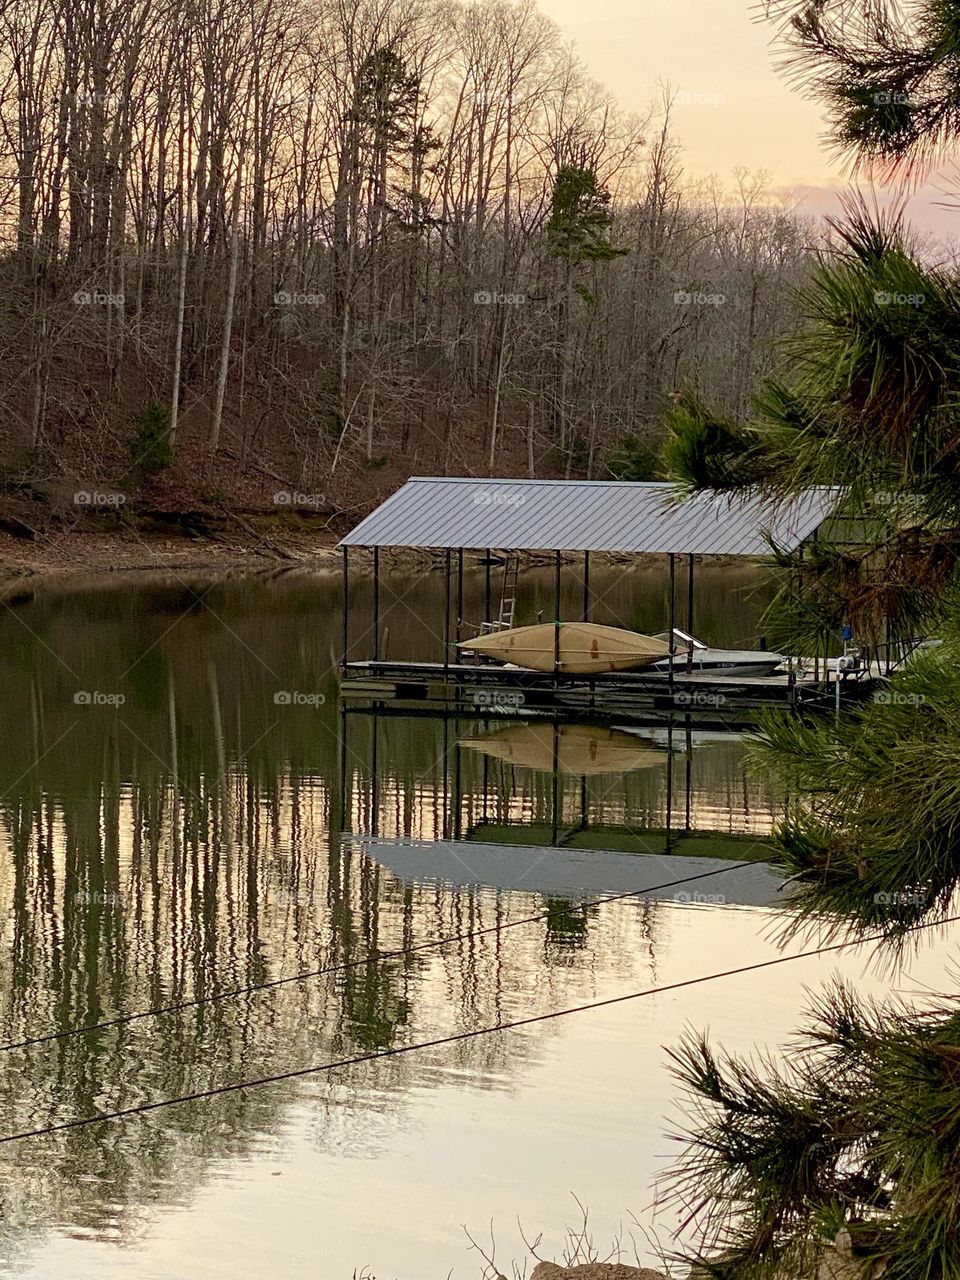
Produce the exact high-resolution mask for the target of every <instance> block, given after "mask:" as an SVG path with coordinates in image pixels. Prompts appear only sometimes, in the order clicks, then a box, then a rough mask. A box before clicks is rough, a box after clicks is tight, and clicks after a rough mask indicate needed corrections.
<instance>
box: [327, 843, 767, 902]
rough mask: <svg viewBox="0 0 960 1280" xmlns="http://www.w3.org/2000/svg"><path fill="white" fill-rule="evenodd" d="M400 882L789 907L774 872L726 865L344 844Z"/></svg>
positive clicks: (653, 857)
mask: <svg viewBox="0 0 960 1280" xmlns="http://www.w3.org/2000/svg"><path fill="white" fill-rule="evenodd" d="M343 841H344V843H345V844H349V845H352V846H355V847H357V848H359V849H361V850H362V851H363V852H364V853H366V854H367V855H369V856H370V857H371V858H375V859H376V861H377V862H379V863H380V864H381V866H384V867H386V868H387V870H388V871H391V872H392V873H393V874H394V875H395V876H397V877H398V879H401V880H421V881H422V880H427V881H441V882H442V883H444V884H448V885H450V886H451V887H453V888H465V887H467V886H470V885H487V886H489V887H490V888H494V889H515V890H519V891H520V892H526V893H542V894H548V895H550V896H557V897H565V896H570V897H576V896H577V895H579V894H583V893H586V894H591V895H592V894H597V895H602V894H605V893H632V892H636V893H637V896H638V897H644V898H650V899H652V900H654V901H658V902H678V903H685V902H706V903H719V904H729V905H740V906H753V907H765V906H773V905H774V904H775V903H778V902H781V903H782V901H783V897H782V895H780V894H779V893H778V889H779V886H780V884H781V882H782V876H781V875H780V874H778V872H777V871H775V870H774V869H773V868H772V867H771V866H770V865H769V864H767V863H764V862H758V863H754V864H753V865H752V866H749V867H741V866H739V864H738V863H736V862H727V861H725V860H723V859H721V858H695V857H684V856H683V855H682V854H653V853H613V852H610V851H607V850H602V849H561V848H553V847H551V848H546V849H545V848H544V847H543V846H540V847H539V848H537V847H532V846H530V845H518V844H513V845H502V844H481V843H479V842H477V841H470V842H469V843H467V842H466V841H459V840H437V841H426V840H379V839H375V838H373V837H371V836H352V835H345V836H344V837H343ZM734 867H735V868H737V869H736V870H723V871H722V872H721V874H718V875H712V876H709V877H705V878H704V879H702V880H694V881H693V882H692V883H691V884H678V885H676V886H675V887H674V888H670V889H659V890H656V891H654V886H656V885H662V884H665V883H667V882H669V881H671V880H683V879H685V878H686V877H688V876H696V875H700V874H701V873H703V872H706V871H719V870H720V869H721V868H734Z"/></svg>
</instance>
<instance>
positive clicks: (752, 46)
mask: <svg viewBox="0 0 960 1280" xmlns="http://www.w3.org/2000/svg"><path fill="white" fill-rule="evenodd" d="M539 7H540V9H541V11H542V12H544V13H546V14H547V15H549V16H550V17H551V18H553V19H554V21H555V22H557V23H558V25H559V26H560V28H561V30H562V31H563V32H564V34H565V35H566V36H567V38H568V39H572V40H573V41H574V42H575V44H576V46H577V49H578V52H579V53H580V55H581V57H582V58H583V61H584V62H585V63H586V65H587V67H588V68H589V70H590V73H591V74H592V75H593V76H594V77H595V78H596V79H597V80H600V81H602V82H603V83H604V84H605V85H606V86H607V88H608V89H610V90H611V91H612V93H613V94H614V95H615V97H616V98H617V100H618V101H619V102H620V103H621V105H622V106H623V107H625V108H626V109H628V110H634V111H638V112H644V111H645V109H646V108H647V106H648V104H649V103H650V102H651V100H653V99H656V98H658V97H659V96H660V90H659V88H658V85H659V84H660V83H661V82H663V83H667V84H669V86H670V87H671V89H672V90H674V91H675V92H676V93H677V94H678V95H679V99H678V103H677V105H676V107H675V108H674V116H673V123H674V134H675V136H676V138H677V139H678V140H679V141H680V142H681V144H682V146H683V161H684V167H685V169H686V170H687V172H688V174H689V175H690V176H691V177H695V178H701V177H707V176H709V175H711V174H716V175H717V176H719V177H720V178H729V176H730V174H731V173H732V171H733V170H734V169H735V168H737V167H743V168H747V169H750V170H753V171H756V170H766V171H767V172H768V173H769V174H770V178H771V185H772V186H774V187H783V188H788V189H790V190H791V191H795V192H796V193H797V195H798V197H799V198H800V200H801V201H802V203H803V204H804V206H805V207H807V208H808V209H810V210H811V211H812V212H816V213H824V212H833V211H835V210H836V209H837V208H838V205H839V201H838V192H840V191H844V190H847V189H849V180H848V177H847V176H846V174H845V173H844V169H843V166H842V164H841V163H840V162H839V161H838V159H837V157H836V156H835V155H833V154H832V152H831V149H830V146H829V144H828V142H827V141H826V139H825V136H824V135H825V131H826V125H825V121H824V117H823V110H822V107H821V105H820V103H819V102H817V101H816V100H813V99H809V98H806V97H804V96H802V95H801V94H800V93H799V92H798V91H797V90H796V89H795V88H793V87H791V85H790V84H788V83H787V82H786V80H785V78H784V76H783V74H782V72H778V70H777V63H778V59H779V56H780V55H779V51H778V49H777V48H776V47H774V45H773V37H774V34H775V32H774V28H773V26H772V25H771V24H769V23H764V22H761V21H759V20H757V17H756V10H755V0H539ZM944 181H945V179H943V178H941V179H940V180H937V178H936V177H935V176H933V177H932V178H931V181H930V182H929V183H928V184H927V185H926V186H924V187H922V188H921V189H920V190H919V191H917V193H916V194H915V195H914V196H913V197H912V199H911V201H910V204H909V206H908V216H909V217H910V218H911V220H912V221H913V222H914V224H915V225H916V226H917V227H918V228H919V229H920V230H923V231H930V232H932V233H933V234H936V235H939V236H947V235H951V236H952V235H955V234H957V233H958V232H960V212H951V211H949V210H944V209H942V208H939V207H938V201H941V200H943V199H944V196H943V194H942V187H943V185H944Z"/></svg>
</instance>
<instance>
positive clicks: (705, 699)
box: [673, 690, 726, 707]
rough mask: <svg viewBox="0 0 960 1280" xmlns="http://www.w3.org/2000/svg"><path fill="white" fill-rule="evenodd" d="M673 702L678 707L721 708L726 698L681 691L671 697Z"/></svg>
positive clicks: (697, 691) (698, 692) (716, 694)
mask: <svg viewBox="0 0 960 1280" xmlns="http://www.w3.org/2000/svg"><path fill="white" fill-rule="evenodd" d="M673 701H674V702H675V703H676V705H677V706H678V707H722V706H723V704H724V703H725V702H726V698H725V697H724V696H723V694H722V693H702V692H700V690H696V691H694V690H681V691H680V692H678V693H675V694H674V695H673Z"/></svg>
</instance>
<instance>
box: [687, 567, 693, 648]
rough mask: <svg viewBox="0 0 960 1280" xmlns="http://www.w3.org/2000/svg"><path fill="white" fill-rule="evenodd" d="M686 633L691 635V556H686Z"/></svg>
mask: <svg viewBox="0 0 960 1280" xmlns="http://www.w3.org/2000/svg"><path fill="white" fill-rule="evenodd" d="M687 635H690V636H692V635H693V556H692V555H688V556H687Z"/></svg>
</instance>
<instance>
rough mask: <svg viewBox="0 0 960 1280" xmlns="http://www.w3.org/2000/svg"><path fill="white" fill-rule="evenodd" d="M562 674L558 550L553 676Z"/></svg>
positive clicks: (555, 578)
mask: <svg viewBox="0 0 960 1280" xmlns="http://www.w3.org/2000/svg"><path fill="white" fill-rule="evenodd" d="M559 674H560V552H559V551H558V552H557V560H556V569H555V571H554V583H553V678H554V683H556V678H557V676H558V675H559Z"/></svg>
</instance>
